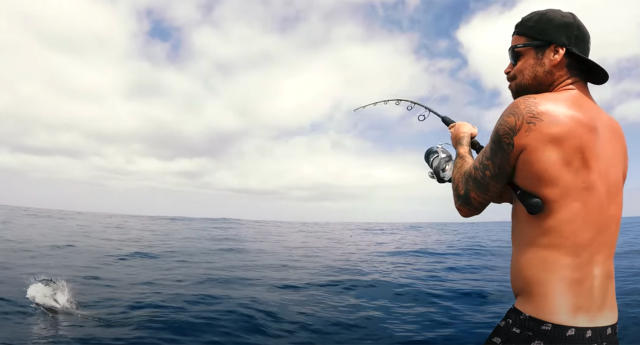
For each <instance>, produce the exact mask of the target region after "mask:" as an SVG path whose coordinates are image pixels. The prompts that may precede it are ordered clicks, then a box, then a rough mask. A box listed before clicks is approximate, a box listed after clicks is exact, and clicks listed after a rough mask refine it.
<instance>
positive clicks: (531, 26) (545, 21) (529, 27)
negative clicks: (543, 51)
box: [513, 9, 609, 85]
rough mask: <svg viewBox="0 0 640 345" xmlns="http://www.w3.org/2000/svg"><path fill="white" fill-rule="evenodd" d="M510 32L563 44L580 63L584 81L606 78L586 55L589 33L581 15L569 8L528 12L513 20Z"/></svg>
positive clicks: (603, 70) (601, 81)
mask: <svg viewBox="0 0 640 345" xmlns="http://www.w3.org/2000/svg"><path fill="white" fill-rule="evenodd" d="M513 35H514V36H515V35H518V36H525V37H528V38H531V39H535V40H538V41H545V42H549V43H554V44H557V45H560V46H563V47H565V48H566V49H567V51H568V52H569V53H571V54H573V56H575V57H576V58H577V59H578V60H579V61H580V63H581V64H582V65H583V69H584V75H585V78H586V80H585V81H587V82H589V83H592V84H596V85H602V84H604V83H606V82H607V80H609V73H607V71H606V70H605V69H604V68H602V67H601V66H600V65H598V64H597V63H595V62H594V61H593V60H591V59H589V51H590V50H591V36H589V31H587V28H586V27H585V26H584V24H582V22H581V21H580V19H578V17H576V15H575V14H573V13H571V12H564V11H561V10H556V9H547V10H541V11H535V12H531V13H529V14H527V15H526V16H524V17H522V19H521V20H520V21H519V22H518V23H517V24H516V27H515V30H514V31H513Z"/></svg>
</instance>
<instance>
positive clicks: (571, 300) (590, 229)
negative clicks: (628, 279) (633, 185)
mask: <svg viewBox="0 0 640 345" xmlns="http://www.w3.org/2000/svg"><path fill="white" fill-rule="evenodd" d="M535 100H536V103H537V104H536V107H532V109H535V108H537V109H538V110H537V114H535V116H536V117H535V121H530V123H529V124H528V125H525V126H524V128H523V130H522V131H521V132H520V133H519V134H518V135H517V137H516V140H515V144H516V146H517V147H519V148H520V149H521V153H520V155H519V157H518V160H517V163H516V169H515V176H514V182H515V183H516V184H518V185H519V186H520V187H522V188H523V189H525V190H528V191H530V192H533V193H534V194H537V195H538V196H540V197H541V198H542V200H543V201H544V203H545V211H544V212H543V213H541V214H539V215H536V216H531V215H529V214H527V212H526V211H525V210H524V208H523V207H522V205H521V204H519V203H518V202H516V203H514V207H513V210H512V248H513V252H512V260H511V284H512V288H513V292H514V294H515V297H516V303H515V305H516V307H518V308H519V309H521V310H523V311H524V312H526V313H528V314H530V315H532V316H535V317H538V318H540V319H544V320H547V321H549V322H553V323H557V324H566V325H573V326H602V325H609V324H613V323H615V322H616V321H617V317H618V310H617V304H616V297H615V280H614V268H613V256H614V251H615V246H616V241H617V237H618V229H619V224H620V218H621V212H622V187H623V184H624V178H625V174H626V163H627V161H626V160H627V158H626V154H627V153H626V146H625V141H624V136H623V133H622V131H621V129H620V126H619V125H618V124H617V122H615V120H613V119H612V118H611V117H610V116H608V115H607V114H606V113H604V112H603V111H602V109H600V108H599V107H598V106H597V105H596V104H595V103H594V102H593V101H591V100H590V99H589V98H587V97H586V96H584V95H583V94H581V93H579V92H577V91H562V92H554V93H547V94H540V95H536V96H535Z"/></svg>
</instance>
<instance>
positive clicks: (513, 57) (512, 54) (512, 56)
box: [509, 41, 550, 66]
mask: <svg viewBox="0 0 640 345" xmlns="http://www.w3.org/2000/svg"><path fill="white" fill-rule="evenodd" d="M548 45H550V43H548V42H543V41H532V42H525V43H520V44H514V45H512V46H511V47H509V62H511V64H512V65H513V66H515V65H516V64H517V63H518V60H519V59H520V54H519V53H518V52H517V51H516V49H520V48H526V47H544V46H548Z"/></svg>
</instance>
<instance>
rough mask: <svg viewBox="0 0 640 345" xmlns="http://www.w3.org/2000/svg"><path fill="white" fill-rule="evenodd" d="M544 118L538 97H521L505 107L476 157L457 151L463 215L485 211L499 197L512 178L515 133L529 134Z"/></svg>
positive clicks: (456, 191)
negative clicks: (538, 103) (540, 111)
mask: <svg viewBox="0 0 640 345" xmlns="http://www.w3.org/2000/svg"><path fill="white" fill-rule="evenodd" d="M541 121H543V119H542V117H541V116H540V113H539V112H538V106H537V102H536V99H535V97H521V98H519V99H518V100H517V101H515V102H513V103H512V104H511V105H510V106H509V107H507V109H506V110H505V111H504V113H503V114H502V116H501V117H500V119H498V122H497V123H496V126H495V128H494V129H493V133H491V139H490V140H489V143H488V144H487V146H486V147H485V148H484V149H483V150H482V152H480V154H479V155H478V157H477V158H476V159H475V160H474V159H473V156H472V155H471V151H470V150H469V152H468V153H466V152H458V153H457V155H456V160H455V163H454V167H453V178H452V182H453V197H454V201H455V204H456V208H457V209H458V211H460V213H461V214H462V215H463V216H471V215H475V214H478V213H480V212H482V211H483V210H484V209H485V208H486V207H487V206H488V205H489V203H490V202H491V201H493V200H497V198H498V197H499V196H500V193H501V192H502V191H503V190H504V188H505V186H506V185H507V184H508V183H509V181H510V180H511V179H512V178H513V170H514V167H515V160H516V158H517V154H519V152H516V153H515V154H516V156H514V149H515V137H516V136H517V135H518V134H519V133H520V132H521V131H522V130H523V129H524V133H525V134H529V133H530V132H531V131H532V130H533V129H535V127H536V125H537V124H538V123H539V122H541Z"/></svg>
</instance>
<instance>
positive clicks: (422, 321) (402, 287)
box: [0, 206, 640, 344]
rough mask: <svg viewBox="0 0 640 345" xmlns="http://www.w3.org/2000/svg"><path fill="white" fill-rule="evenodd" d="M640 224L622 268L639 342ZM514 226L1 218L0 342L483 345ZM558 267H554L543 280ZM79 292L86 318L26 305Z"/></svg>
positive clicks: (497, 308)
mask: <svg viewBox="0 0 640 345" xmlns="http://www.w3.org/2000/svg"><path fill="white" fill-rule="evenodd" d="M638 229H640V218H625V219H624V220H623V223H622V227H621V233H620V238H619V241H618V250H617V255H616V279H617V293H618V302H619V308H620V327H621V330H620V338H621V342H622V343H626V344H638V343H640V332H638V331H637V329H636V328H637V327H638V326H637V325H638V324H640V275H638V254H640V249H638V248H640V234H639V233H638V231H637V230H638ZM509 241H510V230H509V223H506V222H496V223H415V224H411V223H405V224H382V223H294V222H273V221H246V220H236V219H194V218H175V217H174V218H171V217H141V216H124V215H109V214H93V213H79V212H69V211H54V210H42V209H31V208H18V207H8V206H0V272H2V275H1V283H0V311H1V312H0V344H444V343H453V344H473V343H481V342H482V341H484V340H485V338H486V337H487V336H488V334H489V332H490V331H491V330H492V329H493V327H494V326H495V324H496V323H497V321H499V319H500V318H501V317H502V316H503V314H504V313H505V312H506V310H507V309H508V308H509V307H510V306H511V304H512V303H513V296H512V293H511V290H510V286H509V258H510V242H509ZM541 269H544V268H541ZM36 277H49V278H53V279H58V280H63V281H65V282H66V283H67V284H68V285H69V286H70V288H71V290H72V295H73V298H74V299H75V301H76V303H77V307H78V310H77V312H67V313H60V314H57V315H50V314H49V313H47V312H45V311H44V310H42V309H40V308H38V307H36V306H35V305H33V303H31V301H29V300H28V299H27V298H26V297H25V295H26V290H27V288H28V286H29V285H30V284H31V283H33V281H34V278H36Z"/></svg>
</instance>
